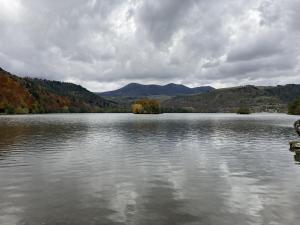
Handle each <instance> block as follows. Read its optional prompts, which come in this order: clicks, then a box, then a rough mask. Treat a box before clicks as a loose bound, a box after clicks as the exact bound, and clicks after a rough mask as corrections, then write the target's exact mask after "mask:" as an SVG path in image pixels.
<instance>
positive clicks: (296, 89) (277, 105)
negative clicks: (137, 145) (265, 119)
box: [162, 84, 300, 112]
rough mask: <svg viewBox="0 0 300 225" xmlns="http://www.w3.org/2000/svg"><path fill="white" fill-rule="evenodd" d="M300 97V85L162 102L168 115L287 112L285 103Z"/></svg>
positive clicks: (221, 91)
mask: <svg viewBox="0 0 300 225" xmlns="http://www.w3.org/2000/svg"><path fill="white" fill-rule="evenodd" d="M298 96H300V85H294V84H290V85H284V86H276V87H256V86H250V85H248V86H242V87H234V88H224V89H217V90H214V91H212V92H209V93H204V94H199V95H190V96H178V97H174V98H171V99H168V100H166V101H164V102H162V107H163V108H164V111H167V112H176V111H178V112H181V111H182V112H237V110H238V108H240V107H248V108H249V109H250V110H251V112H287V110H288V104H289V103H290V102H291V101H292V100H293V99H295V98H297V97H298Z"/></svg>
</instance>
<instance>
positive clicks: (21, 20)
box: [0, 0, 300, 91]
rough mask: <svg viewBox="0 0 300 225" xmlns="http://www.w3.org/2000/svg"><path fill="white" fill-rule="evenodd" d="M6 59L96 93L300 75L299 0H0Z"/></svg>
mask: <svg viewBox="0 0 300 225" xmlns="http://www.w3.org/2000/svg"><path fill="white" fill-rule="evenodd" d="M0 67H3V68H4V69H6V70H8V71H10V72H13V73H15V74H18V75H22V76H34V77H41V78H47V79H54V80H61V81H69V82H74V83H77V84H81V85H83V86H84V87H86V88H88V89H90V90H92V91H106V90H111V89H115V88H118V87H121V86H122V85H125V84H127V83H130V82H139V83H144V84H149V83H156V84H166V83H170V82H174V83H182V84H185V85H188V86H191V87H192V86H201V85H212V86H214V87H226V86H236V85H244V84H257V85H277V84H285V83H300V0H0Z"/></svg>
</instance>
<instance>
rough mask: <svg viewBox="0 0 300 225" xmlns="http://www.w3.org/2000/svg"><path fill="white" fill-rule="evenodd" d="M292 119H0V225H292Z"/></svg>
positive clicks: (298, 187)
mask: <svg viewBox="0 0 300 225" xmlns="http://www.w3.org/2000/svg"><path fill="white" fill-rule="evenodd" d="M296 119H297V117H294V116H288V115H283V114H253V115H246V116H243V115H234V114H162V115H131V114H57V115H55V114H53V115H29V116H1V117H0V224H1V225H14V224H16V225H40V224H43V225H67V224H68V225H90V224H93V225H95V224H101V225H102V224H107V225H110V224H118V225H123V224H135V225H148V224H149V225H150V224H153V225H154V224H155V225H159V224H161V225H176V224H205V225H209V224H212V225H221V224H222V225H227V224H228V225H232V224H243V225H244V224H251V225H253V224H264V225H267V224H270V225H277V224H278V225H282V224H285V225H295V224H299V221H300V165H299V164H298V163H297V162H295V161H294V158H293V154H292V153H291V152H289V151H288V147H289V146H288V141H290V140H293V139H296V138H297V136H296V134H295V132H294V130H293V128H292V124H293V122H294V121H295V120H296Z"/></svg>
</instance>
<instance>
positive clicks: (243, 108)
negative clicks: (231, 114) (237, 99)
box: [237, 106, 251, 114]
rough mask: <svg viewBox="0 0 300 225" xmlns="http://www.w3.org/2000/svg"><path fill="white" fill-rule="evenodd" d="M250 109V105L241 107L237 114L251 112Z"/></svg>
mask: <svg viewBox="0 0 300 225" xmlns="http://www.w3.org/2000/svg"><path fill="white" fill-rule="evenodd" d="M250 113H251V112H250V109H249V108H248V107H245V106H244V107H240V108H239V109H238V110H237V114H250Z"/></svg>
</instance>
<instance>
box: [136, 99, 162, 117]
mask: <svg viewBox="0 0 300 225" xmlns="http://www.w3.org/2000/svg"><path fill="white" fill-rule="evenodd" d="M132 113H134V114H160V113H161V109H160V102H159V101H158V100H155V99H141V100H138V101H136V102H135V103H134V104H133V105H132Z"/></svg>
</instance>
